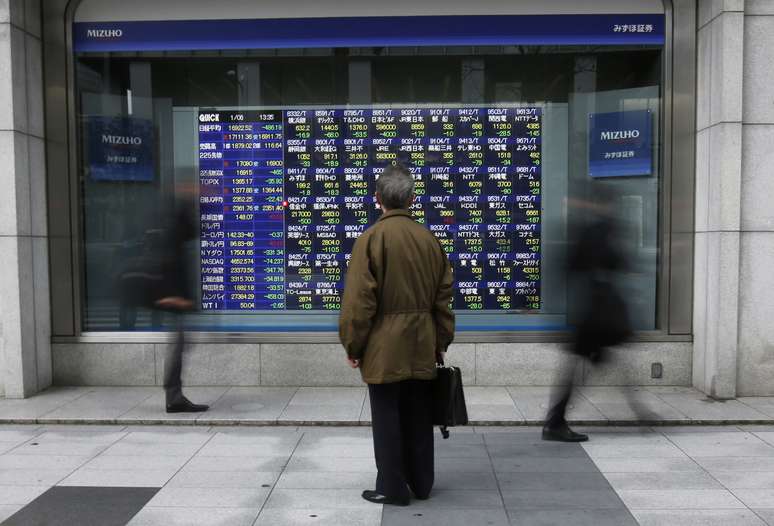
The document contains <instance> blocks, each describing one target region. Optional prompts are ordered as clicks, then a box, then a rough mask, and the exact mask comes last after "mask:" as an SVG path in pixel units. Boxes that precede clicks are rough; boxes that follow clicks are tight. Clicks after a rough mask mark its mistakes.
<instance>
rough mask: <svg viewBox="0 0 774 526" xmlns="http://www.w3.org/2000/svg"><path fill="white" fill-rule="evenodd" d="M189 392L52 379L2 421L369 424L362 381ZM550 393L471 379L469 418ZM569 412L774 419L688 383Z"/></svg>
mask: <svg viewBox="0 0 774 526" xmlns="http://www.w3.org/2000/svg"><path fill="white" fill-rule="evenodd" d="M187 392H190V393H192V394H191V397H192V398H195V399H197V400H202V401H204V402H208V403H210V404H211V406H212V408H211V410H210V411H208V412H206V413H203V414H200V415H185V414H183V415H167V414H166V413H164V411H163V396H162V394H163V391H162V390H161V389H160V388H158V387H112V388H111V387H54V388H51V389H49V390H47V391H44V392H43V393H41V394H39V395H36V396H33V397H31V398H28V399H24V400H17V399H2V398H0V424H38V425H59V424H61V425H81V424H107V425H135V424H141V425H174V426H207V427H209V426H233V425H241V426H289V427H294V426H369V425H370V408H369V407H368V397H367V394H366V389H365V388H364V387H219V388H217V387H191V388H188V389H187ZM550 393H551V388H550V387H520V386H516V387H515V386H510V387H506V386H487V387H484V386H470V387H468V388H466V395H467V397H468V409H469V414H470V418H471V425H477V426H539V425H542V423H543V417H544V415H545V413H546V410H547V407H548V405H549V400H550ZM625 395H628V397H630V398H631V399H632V400H634V401H635V403H636V404H637V405H638V406H639V407H641V408H644V409H646V410H648V411H649V413H648V417H646V418H642V419H641V418H640V417H638V415H637V413H636V412H635V411H634V410H632V409H631V408H630V407H629V405H628V404H627V403H626V402H625V400H626V398H627V396H625ZM635 409H636V408H635ZM662 415H663V416H662ZM569 420H570V423H571V424H573V425H588V426H642V425H648V426H661V425H667V426H671V425H682V426H702V425H744V424H749V425H771V424H774V398H748V397H746V398H741V399H738V400H712V399H708V398H706V396H705V395H704V394H702V393H701V392H699V391H697V390H695V389H692V388H687V387H639V388H628V389H625V388H620V387H588V386H585V387H579V388H578V390H577V392H576V394H575V397H574V399H573V402H572V403H571V409H570V412H569Z"/></svg>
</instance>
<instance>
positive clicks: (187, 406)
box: [167, 397, 210, 413]
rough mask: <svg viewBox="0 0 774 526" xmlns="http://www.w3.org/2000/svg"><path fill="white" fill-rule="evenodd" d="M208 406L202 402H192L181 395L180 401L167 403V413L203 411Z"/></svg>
mask: <svg viewBox="0 0 774 526" xmlns="http://www.w3.org/2000/svg"><path fill="white" fill-rule="evenodd" d="M209 408H210V406H208V405H204V404H194V403H193V402H191V401H190V400H189V399H188V398H186V397H183V399H182V400H181V401H180V402H177V403H174V404H167V413H203V412H204V411H206V410H207V409H209Z"/></svg>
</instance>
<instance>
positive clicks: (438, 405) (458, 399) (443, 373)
mask: <svg viewBox="0 0 774 526" xmlns="http://www.w3.org/2000/svg"><path fill="white" fill-rule="evenodd" d="M436 372H437V373H438V374H437V376H436V378H435V381H434V383H433V425H436V426H441V434H443V438H449V430H448V429H447V428H448V427H453V426H464V425H467V423H468V409H467V407H465V393H464V392H463V390H462V371H460V368H459V367H446V366H444V364H443V363H440V364H438V366H437V367H436Z"/></svg>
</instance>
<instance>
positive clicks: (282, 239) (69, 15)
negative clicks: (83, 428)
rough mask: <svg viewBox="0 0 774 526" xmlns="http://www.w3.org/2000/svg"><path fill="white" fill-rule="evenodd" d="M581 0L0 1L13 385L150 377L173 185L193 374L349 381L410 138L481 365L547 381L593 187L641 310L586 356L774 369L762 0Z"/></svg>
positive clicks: (0, 345)
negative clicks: (344, 294)
mask: <svg viewBox="0 0 774 526" xmlns="http://www.w3.org/2000/svg"><path fill="white" fill-rule="evenodd" d="M577 4H579V3H578V2H572V1H568V0H551V1H548V2H541V3H537V2H532V1H531V0H520V1H518V2H513V1H511V2H502V1H500V0H487V1H484V2H479V3H476V4H468V3H465V2H456V1H455V2H434V1H426V2H393V3H391V4H390V5H389V6H385V5H377V4H372V3H362V2H323V3H320V2H314V3H311V2H300V3H291V4H287V3H281V2H274V1H271V2H264V3H262V4H261V5H260V6H259V7H256V6H255V4H254V3H251V2H246V1H241V0H230V1H229V2H221V3H218V4H217V5H214V4H212V3H207V2H203V1H202V2H200V1H198V0H197V1H195V2H191V1H188V2H182V1H179V0H163V1H161V2H158V1H157V2H150V1H145V0H142V1H138V2H134V3H132V4H131V5H130V4H128V3H125V2H124V3H122V2H117V1H112V0H111V1H108V2H105V1H101V2H97V1H95V0H81V1H77V0H71V1H64V0H54V1H50V2H42V3H41V2H39V1H34V0H26V1H22V0H19V1H11V2H10V3H7V4H6V5H0V71H2V73H3V74H2V75H0V104H2V105H3V111H2V113H0V119H2V123H1V124H0V158H1V159H2V160H3V161H4V162H3V163H2V166H4V167H5V168H4V170H3V172H2V174H3V175H2V176H3V177H4V178H5V180H6V181H7V182H6V188H7V189H8V192H7V194H6V201H5V205H4V206H3V207H2V211H0V214H1V215H2V217H1V218H0V228H1V229H2V232H0V234H2V235H0V240H1V242H2V243H3V248H2V251H0V254H2V258H3V263H4V265H3V267H4V268H5V269H6V271H5V272H4V274H3V276H2V278H0V298H2V299H1V300H0V305H2V313H3V316H2V322H0V323H1V325H0V351H2V352H1V353H0V392H3V393H4V395H5V396H6V397H24V396H29V395H32V394H34V393H36V392H39V391H41V390H43V389H45V388H47V387H48V386H50V385H52V384H53V385H157V384H159V383H160V382H161V378H162V374H161V372H162V371H163V364H164V356H165V354H166V349H167V345H168V343H167V342H168V336H167V333H166V332H165V331H164V328H165V327H167V326H168V325H167V324H168V320H165V319H164V318H163V317H162V316H159V315H157V314H154V313H152V312H151V311H149V310H147V309H144V308H142V306H140V307H139V308H138V307H137V305H136V302H133V301H132V299H131V298H132V297H133V296H132V292H133V286H132V284H133V283H134V282H133V281H131V277H132V276H136V275H137V274H138V273H139V274H142V273H146V271H147V269H148V268H149V265H152V262H153V261H154V257H155V254H157V253H158V246H157V244H155V243H156V240H157V239H158V235H159V232H160V231H161V227H162V225H163V224H164V218H165V216H168V215H170V213H171V212H172V211H173V210H175V209H176V208H175V207H178V208H179V207H183V209H185V210H186V211H187V212H188V213H189V214H190V215H191V216H192V217H194V218H195V220H196V221H195V223H196V226H197V228H196V234H195V235H194V239H193V240H192V242H191V243H190V259H189V260H188V263H189V264H190V265H189V266H190V267H191V268H192V269H193V271H192V272H191V273H190V274H191V276H190V281H191V288H192V290H195V291H196V299H197V302H198V303H199V307H200V308H199V309H198V311H197V312H196V313H195V314H194V315H192V316H190V319H189V320H188V323H189V328H190V330H191V339H192V340H193V341H194V344H193V346H192V348H191V350H190V352H189V356H188V359H187V370H186V373H185V377H184V381H185V382H187V383H188V384H190V385H266V386H278V385H357V384H359V382H360V379H359V376H358V375H357V373H356V372H353V371H351V370H350V369H348V368H346V367H345V364H344V363H343V357H344V355H343V351H342V349H341V347H340V346H339V345H338V343H337V335H336V332H335V328H336V308H337V301H338V300H337V298H338V297H339V294H340V290H341V286H342V284H343V279H344V275H345V271H346V261H347V254H348V251H349V250H350V249H351V245H352V243H353V242H354V239H355V238H356V237H357V235H358V233H359V232H362V230H363V229H364V228H365V227H367V225H368V224H369V223H370V222H371V221H373V220H374V218H375V217H376V215H377V214H378V210H376V208H375V207H374V205H373V202H372V200H371V197H370V195H371V194H372V191H373V181H374V180H375V178H377V177H378V174H379V171H380V169H383V166H384V165H385V164H386V163H389V162H392V161H396V160H397V161H401V162H403V163H405V164H406V165H407V166H409V167H410V169H411V170H412V173H413V174H414V176H415V179H416V181H417V195H418V199H417V201H416V203H415V205H414V207H413V208H412V213H413V214H414V216H415V218H417V220H419V221H421V222H424V223H425V224H427V225H428V228H430V229H431V230H432V231H433V232H434V233H435V234H436V236H437V237H438V238H439V240H440V241H441V243H442V245H443V246H444V248H445V249H446V250H447V253H448V254H449V255H450V258H451V259H452V263H453V265H454V268H455V277H456V280H457V291H456V294H455V299H454V308H455V310H456V311H457V314H458V333H457V337H456V340H455V344H453V346H452V348H450V352H449V360H450V361H451V362H452V363H455V364H458V365H460V367H461V368H462V370H463V373H464V375H465V376H466V381H467V382H468V384H471V385H550V384H551V383H553V382H554V378H555V374H556V369H557V366H558V364H559V363H560V362H561V360H562V355H563V350H562V347H563V346H564V342H566V341H567V339H568V337H569V336H568V335H569V331H570V330H571V319H570V318H571V316H570V314H569V311H571V308H572V307H571V306H572V304H573V301H574V300H575V299H576V298H575V297H574V296H573V295H574V292H573V291H572V290H569V288H568V286H567V281H566V277H565V275H564V271H563V265H564V261H565V260H566V257H567V247H568V246H571V245H572V241H573V239H574V236H575V235H576V232H577V228H578V225H580V224H582V223H583V222H584V221H586V220H588V215H589V213H588V211H589V210H595V209H598V208H599V207H600V206H604V207H605V208H606V209H608V210H610V211H611V212H610V213H612V214H613V215H614V217H615V218H616V221H617V224H618V226H619V229H618V230H619V238H618V239H619V241H620V244H621V248H622V250H623V251H625V252H626V254H627V259H628V260H629V262H630V264H629V266H628V268H627V269H626V272H622V273H621V275H620V276H618V277H617V283H618V285H619V287H620V289H621V290H622V291H624V292H625V295H626V297H627V300H628V303H629V305H630V314H631V318H632V322H633V324H634V326H635V328H636V329H637V331H636V334H635V337H634V338H633V341H631V342H630V343H628V344H627V345H625V346H623V347H621V348H618V349H615V350H614V351H613V352H612V354H613V359H612V360H611V361H610V363H609V364H606V365H604V366H601V367H598V368H586V369H585V370H581V371H578V373H577V374H578V376H579V378H578V380H579V382H581V383H583V384H585V385H678V386H690V385H693V386H695V387H697V388H699V389H701V390H702V391H704V392H706V393H707V394H708V395H710V396H714V397H718V398H728V397H734V396H742V395H770V394H771V393H773V392H774V375H771V374H769V372H771V369H772V368H774V360H773V359H772V357H770V355H771V354H772V353H771V351H772V350H774V349H772V344H771V342H772V338H774V333H773V332H772V331H773V330H772V329H771V327H770V324H768V323H767V321H768V319H769V314H770V313H772V312H771V311H774V301H772V300H770V299H769V298H768V296H769V295H768V289H767V284H768V283H769V281H771V278H769V273H768V272H767V271H766V269H767V268H768V264H769V263H770V262H772V260H774V237H772V235H771V232H772V228H774V219H772V218H773V217H774V215H772V214H774V213H773V212H771V211H770V210H769V207H768V206H767V200H768V195H769V193H770V192H769V190H770V187H771V185H770V184H769V183H768V182H767V181H768V177H767V176H768V175H769V172H770V170H769V167H770V166H771V165H772V162H767V161H774V159H769V158H770V157H771V156H772V153H771V150H772V149H771V147H770V145H771V144H772V143H773V142H774V92H772V90H771V89H769V86H770V82H769V81H774V68H773V67H772V63H774V61H773V60H772V56H773V55H774V52H773V51H772V49H774V45H772V44H774V42H772V39H774V37H772V36H771V35H772V34H774V31H772V30H774V4H772V3H771V2H769V1H768V0H735V1H731V0H726V1H719V0H713V1H709V0H707V1H705V0H698V2H697V1H692V0H671V1H669V0H663V1H662V0H631V1H626V2H619V1H612V0H595V1H594V2H584V3H583V5H582V6H579V5H577ZM173 194H175V195H177V197H178V202H177V204H174V203H173V202H172V201H170V199H169V196H170V195H173ZM181 197H182V199H181ZM772 314H774V313H772Z"/></svg>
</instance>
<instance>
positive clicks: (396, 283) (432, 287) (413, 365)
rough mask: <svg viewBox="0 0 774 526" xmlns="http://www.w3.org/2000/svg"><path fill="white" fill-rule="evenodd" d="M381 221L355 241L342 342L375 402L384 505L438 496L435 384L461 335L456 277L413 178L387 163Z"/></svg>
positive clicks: (379, 195) (369, 496)
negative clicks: (441, 361)
mask: <svg viewBox="0 0 774 526" xmlns="http://www.w3.org/2000/svg"><path fill="white" fill-rule="evenodd" d="M376 200H377V202H378V203H379V205H380V206H381V208H382V216H381V217H380V218H379V220H378V221H377V222H376V224H374V225H373V226H371V227H370V228H369V229H368V230H366V231H365V232H364V233H363V235H361V236H360V238H359V239H358V240H357V242H356V243H355V246H354V248H353V250H352V259H351V261H350V263H349V269H348V271H347V277H346V287H345V290H344V298H343V301H342V308H341V317H340V319H339V337H340V339H341V343H342V344H343V345H344V348H345V349H346V351H347V358H348V361H349V364H350V366H351V367H353V368H358V367H359V368H360V371H361V374H362V377H363V381H364V382H365V383H366V384H368V393H369V397H370V400H371V413H372V416H371V418H372V422H373V424H372V426H373V438H374V454H375V457H376V468H377V477H376V490H375V491H371V490H366V491H364V492H363V498H364V499H366V500H368V501H371V502H375V503H378V504H396V505H401V506H405V505H407V504H408V503H409V499H410V494H409V488H410V489H411V492H412V493H413V494H414V496H415V497H416V498H418V499H426V498H428V497H429V496H430V490H431V488H432V486H433V477H434V452H433V449H434V448H433V446H434V441H433V422H432V406H433V400H432V380H433V379H434V378H435V375H436V371H435V367H436V361H437V358H439V357H440V356H441V353H443V352H445V351H446V348H447V347H448V346H449V344H450V343H451V341H452V339H453V337H454V313H453V312H452V311H451V309H450V307H449V304H450V302H451V299H452V295H453V290H452V272H451V266H450V264H449V260H448V259H447V257H446V254H445V253H444V251H443V249H442V248H441V245H440V243H439V242H438V240H437V239H435V237H434V236H433V235H432V234H431V233H430V231H429V230H427V229H426V228H425V227H423V226H422V225H419V224H418V223H416V222H415V221H414V220H413V219H412V218H411V214H410V212H409V210H408V209H409V207H410V206H411V203H412V202H413V200H414V179H413V177H412V176H411V173H409V171H408V170H407V169H406V168H404V167H402V166H388V167H387V168H386V169H385V170H384V172H383V173H382V175H381V176H380V177H379V179H378V180H377V181H376Z"/></svg>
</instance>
